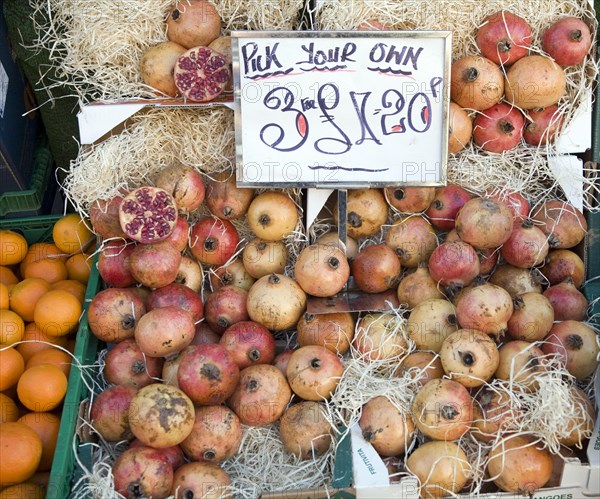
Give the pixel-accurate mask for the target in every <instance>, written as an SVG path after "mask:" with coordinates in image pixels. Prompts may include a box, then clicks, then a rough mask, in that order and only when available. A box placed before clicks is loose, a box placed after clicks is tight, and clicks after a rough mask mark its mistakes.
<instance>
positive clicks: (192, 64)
mask: <svg viewBox="0 0 600 499" xmlns="http://www.w3.org/2000/svg"><path fill="white" fill-rule="evenodd" d="M174 78H175V86H176V87H177V90H179V93H180V94H181V95H183V97H184V98H185V99H188V100H190V101H193V102H208V101H211V100H213V99H214V98H216V97H218V96H219V95H220V94H221V93H222V92H223V90H225V88H226V87H227V84H228V83H229V79H230V78H231V69H230V68H229V65H228V63H227V61H226V59H225V57H223V56H222V55H221V54H220V53H219V52H217V51H216V50H213V49H211V48H209V47H204V46H197V47H194V48H191V49H189V50H188V51H187V52H184V53H183V54H181V55H180V56H179V57H178V58H177V61H176V62H175V70H174Z"/></svg>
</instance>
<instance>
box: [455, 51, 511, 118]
mask: <svg viewBox="0 0 600 499" xmlns="http://www.w3.org/2000/svg"><path fill="white" fill-rule="evenodd" d="M503 94H504V78H503V75H502V72H501V71H500V69H499V68H498V66H496V64H494V63H493V62H492V61H490V60H489V59H486V58H485V57H481V56H465V57H461V58H460V59H458V60H456V61H454V62H453V63H452V69H451V82H450V98H451V99H452V100H453V101H454V102H456V103H457V104H458V105H459V106H460V107H463V108H467V109H473V110H475V111H483V110H484V109H488V108H489V107H491V106H493V105H494V104H496V103H498V102H500V100H501V99H502V95H503Z"/></svg>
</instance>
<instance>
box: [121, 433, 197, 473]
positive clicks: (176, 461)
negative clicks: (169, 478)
mask: <svg viewBox="0 0 600 499" xmlns="http://www.w3.org/2000/svg"><path fill="white" fill-rule="evenodd" d="M136 447H146V445H144V443H143V442H142V441H141V440H138V439H137V438H134V439H133V440H132V441H131V442H130V443H129V449H135V448H136ZM156 450H157V451H158V452H160V453H161V454H162V455H163V456H164V457H165V459H166V460H167V462H168V463H169V464H170V465H171V466H172V467H173V471H175V470H177V468H179V467H180V466H181V465H182V464H183V463H185V456H184V455H183V451H182V450H181V447H179V445H173V446H172V447H163V448H162V449H156Z"/></svg>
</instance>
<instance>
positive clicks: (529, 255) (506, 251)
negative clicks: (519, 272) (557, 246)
mask: <svg viewBox="0 0 600 499" xmlns="http://www.w3.org/2000/svg"><path fill="white" fill-rule="evenodd" d="M548 251H549V246H548V240H547V238H546V235H545V234H544V233H543V232H542V231H541V230H540V229H539V228H538V227H536V226H535V225H533V222H532V221H531V220H530V219H527V220H525V221H524V222H523V223H522V224H521V225H516V224H515V227H514V228H513V231H512V232H511V234H510V237H509V238H508V239H507V241H506V242H505V243H504V245H503V246H502V248H501V249H500V254H501V255H502V258H504V260H506V261H507V262H508V263H510V264H511V265H514V266H515V267H520V268H525V269H528V268H531V267H535V266H537V265H541V264H542V263H544V260H545V259H546V256H547V255H548Z"/></svg>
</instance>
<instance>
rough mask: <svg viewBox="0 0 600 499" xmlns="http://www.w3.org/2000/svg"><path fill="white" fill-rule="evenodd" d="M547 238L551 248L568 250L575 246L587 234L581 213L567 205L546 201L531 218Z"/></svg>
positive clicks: (560, 202) (562, 202) (557, 200)
mask: <svg viewBox="0 0 600 499" xmlns="http://www.w3.org/2000/svg"><path fill="white" fill-rule="evenodd" d="M531 218H532V219H533V220H534V221H535V222H539V228H540V229H542V231H543V232H544V234H546V235H547V236H548V237H549V243H550V247H551V248H557V249H569V248H572V247H574V246H577V245H578V244H579V243H580V242H581V241H583V238H584V237H585V235H586V233H587V222H586V220H585V217H584V216H583V213H581V211H579V210H578V209H577V208H575V207H574V206H573V205H571V204H569V203H565V202H564V201H560V200H559V199H553V200H551V201H547V202H546V203H544V204H543V205H542V206H540V207H539V208H538V209H537V210H535V211H534V212H533V214H532V217H531Z"/></svg>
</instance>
